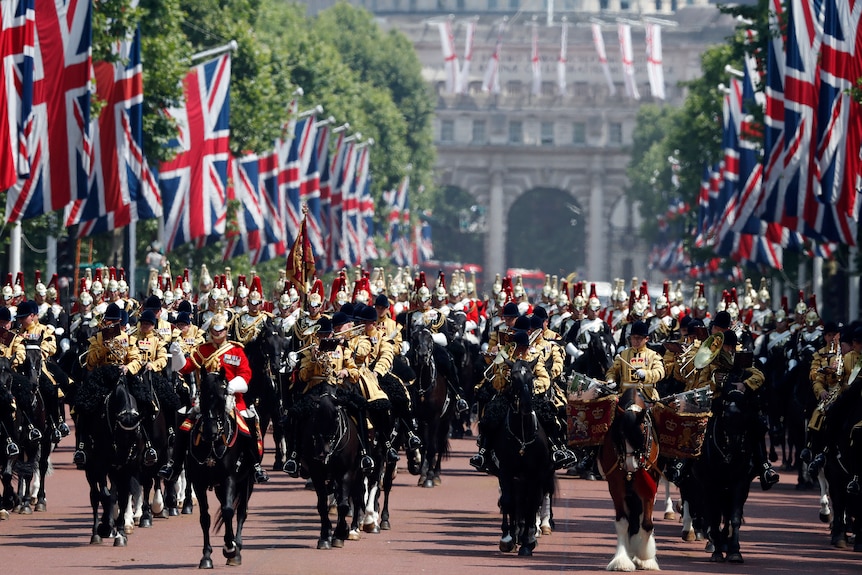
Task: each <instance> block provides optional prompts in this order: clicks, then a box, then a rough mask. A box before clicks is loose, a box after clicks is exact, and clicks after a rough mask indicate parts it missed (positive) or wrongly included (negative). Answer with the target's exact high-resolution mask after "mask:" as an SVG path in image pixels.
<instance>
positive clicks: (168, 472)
mask: <svg viewBox="0 0 862 575" xmlns="http://www.w3.org/2000/svg"><path fill="white" fill-rule="evenodd" d="M179 474H180V473H179V471H177V470H175V469H174V461H173V460H170V461H168V462H167V463H165V464H164V465H162V467H161V468H160V469H159V477H161V478H162V479H164V480H165V481H173V480H174V479H176V478H177V476H178V475H179Z"/></svg>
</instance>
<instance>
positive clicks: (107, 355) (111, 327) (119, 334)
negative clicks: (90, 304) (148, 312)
mask: <svg viewBox="0 0 862 575" xmlns="http://www.w3.org/2000/svg"><path fill="white" fill-rule="evenodd" d="M122 319H123V315H122V312H121V311H120V308H119V306H117V304H115V303H112V304H109V305H108V306H107V307H106V308H105V315H104V317H103V318H102V326H101V329H100V330H99V331H98V332H97V333H96V335H94V336H92V337H90V339H89V340H88V344H89V347H88V348H87V352H86V364H85V365H86V368H87V370H88V371H93V370H95V369H97V368H99V367H102V366H105V365H116V366H119V368H120V371H121V373H122V374H123V375H135V374H137V373H138V371H140V369H141V361H140V355H139V353H138V348H137V347H136V346H135V345H133V344H132V341H131V338H130V337H129V335H128V334H127V333H126V332H125V330H124V329H123V328H122V326H121V322H122ZM86 419H87V418H82V417H79V418H78V420H77V421H76V426H75V434H76V435H77V440H76V442H75V443H76V446H77V448H76V450H75V455H74V457H73V461H74V462H75V465H76V466H78V468H79V469H83V468H84V466H85V465H86V463H87V451H86V450H87V448H88V446H89V445H90V444H91V443H92V437H91V436H90V429H89V427H88V422H87V421H86Z"/></svg>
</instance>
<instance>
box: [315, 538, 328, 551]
mask: <svg viewBox="0 0 862 575" xmlns="http://www.w3.org/2000/svg"><path fill="white" fill-rule="evenodd" d="M317 548H318V549H332V545H330V544H329V541H327V540H326V539H321V540H319V541H318V542H317Z"/></svg>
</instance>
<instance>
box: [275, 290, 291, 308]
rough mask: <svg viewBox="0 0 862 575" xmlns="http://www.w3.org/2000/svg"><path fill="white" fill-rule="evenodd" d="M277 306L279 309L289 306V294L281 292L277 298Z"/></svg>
mask: <svg viewBox="0 0 862 575" xmlns="http://www.w3.org/2000/svg"><path fill="white" fill-rule="evenodd" d="M278 307H279V308H281V309H288V308H290V294H286V293H283V294H281V296H280V297H279V298H278Z"/></svg>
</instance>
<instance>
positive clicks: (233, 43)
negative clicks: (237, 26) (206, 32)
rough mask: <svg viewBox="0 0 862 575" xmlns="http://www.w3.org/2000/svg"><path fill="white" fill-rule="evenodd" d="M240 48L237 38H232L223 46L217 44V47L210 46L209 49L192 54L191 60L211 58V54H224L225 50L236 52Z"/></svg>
mask: <svg viewBox="0 0 862 575" xmlns="http://www.w3.org/2000/svg"><path fill="white" fill-rule="evenodd" d="M238 49H239V44H237V42H236V40H231V41H230V42H228V43H227V44H224V45H222V46H216V47H215V48H210V49H209V50H204V51H203V52H198V53H196V54H192V56H191V58H190V59H191V61H192V62H194V61H195V60H201V59H203V58H209V57H210V56H219V55H221V54H224V53H225V52H236V51H237V50H238Z"/></svg>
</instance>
